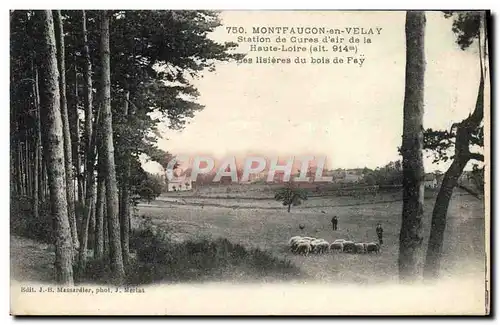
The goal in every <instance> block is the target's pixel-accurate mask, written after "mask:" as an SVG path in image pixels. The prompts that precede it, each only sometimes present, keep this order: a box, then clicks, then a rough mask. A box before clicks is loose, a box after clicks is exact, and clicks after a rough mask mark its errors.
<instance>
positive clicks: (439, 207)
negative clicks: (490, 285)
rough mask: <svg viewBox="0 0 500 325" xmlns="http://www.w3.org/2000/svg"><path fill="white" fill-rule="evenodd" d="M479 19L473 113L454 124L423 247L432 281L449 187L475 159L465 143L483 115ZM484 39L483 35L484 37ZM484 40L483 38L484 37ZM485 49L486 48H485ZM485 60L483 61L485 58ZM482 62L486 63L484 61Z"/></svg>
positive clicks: (437, 266)
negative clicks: (451, 148) (450, 148)
mask: <svg viewBox="0 0 500 325" xmlns="http://www.w3.org/2000/svg"><path fill="white" fill-rule="evenodd" d="M483 19H484V18H483V17H482V18H481V23H480V30H479V59H480V69H481V77H480V81H479V89H478V92H477V98H476V106H475V108H474V112H473V113H472V114H471V115H469V116H468V117H467V118H466V119H464V120H463V121H462V122H460V123H458V124H456V125H453V126H452V128H453V127H455V126H456V139H455V157H454V159H453V162H452V164H451V166H450V167H449V168H448V170H447V171H446V173H445V174H444V178H443V182H442V184H441V188H440V189H439V193H438V195H437V198H436V203H435V204H434V209H433V211H432V223H431V233H430V236H429V244H428V247H427V256H426V260H425V267H424V278H425V279H426V280H433V279H436V278H437V277H439V270H440V264H441V258H442V249H443V240H444V232H445V230H446V215H447V214H448V207H449V205H450V201H451V196H452V194H453V189H454V188H455V186H457V183H458V179H459V178H460V175H462V172H463V170H464V168H465V166H466V165H467V163H468V162H469V160H470V159H473V158H474V159H476V158H477V157H476V155H474V154H471V152H470V150H469V142H470V138H471V134H472V133H473V132H474V131H475V130H476V129H477V128H478V127H479V126H480V124H481V121H482V120H483V116H484V87H485V84H484V73H483V71H484V67H483V63H482V54H481V53H482V49H481V34H482V32H484V26H485V25H484V21H483ZM485 39H486V38H485ZM485 42H486V40H485ZM485 52H486V51H485ZM485 61H486V60H485ZM484 64H486V62H485V63H484Z"/></svg>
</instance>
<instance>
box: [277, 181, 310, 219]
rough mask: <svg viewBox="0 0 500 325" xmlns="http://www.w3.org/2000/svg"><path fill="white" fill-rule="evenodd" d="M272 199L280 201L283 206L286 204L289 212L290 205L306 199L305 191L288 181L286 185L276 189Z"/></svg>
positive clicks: (295, 204) (296, 204)
mask: <svg viewBox="0 0 500 325" xmlns="http://www.w3.org/2000/svg"><path fill="white" fill-rule="evenodd" d="M274 199H275V200H276V201H279V202H281V203H282V204H283V205H284V206H288V212H290V206H292V205H293V206H298V205H300V204H302V201H305V200H307V191H306V190H305V189H301V188H299V187H297V186H295V185H294V183H292V182H289V183H288V186H287V187H283V188H280V189H278V190H277V191H276V193H275V195H274Z"/></svg>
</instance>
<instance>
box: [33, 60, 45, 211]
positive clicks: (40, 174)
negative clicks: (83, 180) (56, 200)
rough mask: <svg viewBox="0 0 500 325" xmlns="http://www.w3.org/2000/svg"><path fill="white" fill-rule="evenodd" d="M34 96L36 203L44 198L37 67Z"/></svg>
mask: <svg viewBox="0 0 500 325" xmlns="http://www.w3.org/2000/svg"><path fill="white" fill-rule="evenodd" d="M35 94H36V95H35V96H36V102H37V120H36V123H37V126H36V129H37V130H36V132H37V135H36V137H37V143H38V144H37V148H36V155H37V157H38V158H37V162H36V163H37V174H38V188H37V190H38V203H39V204H40V202H44V201H45V199H46V196H45V193H44V191H45V188H44V186H45V182H44V175H43V156H42V125H41V116H40V89H39V78H38V68H36V69H35Z"/></svg>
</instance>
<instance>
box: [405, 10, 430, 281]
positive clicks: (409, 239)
mask: <svg viewBox="0 0 500 325" xmlns="http://www.w3.org/2000/svg"><path fill="white" fill-rule="evenodd" d="M425 24H426V18H425V13H424V12H421V11H408V12H407V13H406V26H405V32H406V78H405V79H406V80H405V83H406V86H405V99H404V109H403V111H404V112H403V118H404V123H403V144H402V148H401V149H402V156H403V214H402V224H401V232H400V236H399V279H400V281H402V282H411V281H414V280H416V279H418V278H419V276H420V267H419V261H418V259H419V257H420V253H421V249H422V240H423V238H422V216H423V212H424V211H423V201H424V182H423V180H424V166H423V159H422V150H423V116H424V73H425V51H424V50H425V48H424V35H425Z"/></svg>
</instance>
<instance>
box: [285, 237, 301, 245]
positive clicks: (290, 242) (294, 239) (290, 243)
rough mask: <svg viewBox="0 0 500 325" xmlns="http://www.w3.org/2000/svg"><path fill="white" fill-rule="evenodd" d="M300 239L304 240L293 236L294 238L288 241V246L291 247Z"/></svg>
mask: <svg viewBox="0 0 500 325" xmlns="http://www.w3.org/2000/svg"><path fill="white" fill-rule="evenodd" d="M299 239H302V237H301V236H293V237H292V238H290V240H289V241H288V244H289V245H292V244H293V243H294V242H295V241H297V240H299Z"/></svg>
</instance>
